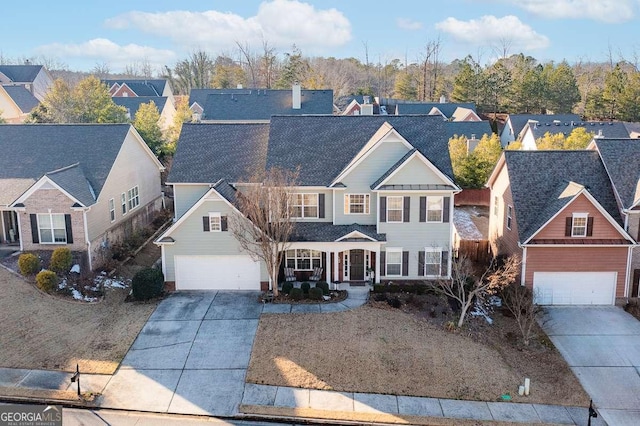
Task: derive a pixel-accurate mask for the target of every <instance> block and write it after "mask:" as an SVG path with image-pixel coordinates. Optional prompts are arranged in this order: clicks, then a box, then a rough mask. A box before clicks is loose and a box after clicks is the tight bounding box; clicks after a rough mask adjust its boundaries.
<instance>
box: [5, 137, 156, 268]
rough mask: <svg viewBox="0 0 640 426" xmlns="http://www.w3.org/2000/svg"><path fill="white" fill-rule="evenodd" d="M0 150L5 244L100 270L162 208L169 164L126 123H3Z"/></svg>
mask: <svg viewBox="0 0 640 426" xmlns="http://www.w3.org/2000/svg"><path fill="white" fill-rule="evenodd" d="M0 149H2V152H3V155H2V156H1V157H0V217H1V218H2V220H1V223H0V225H1V226H0V244H13V245H16V247H18V246H19V248H20V250H21V251H29V250H53V249H55V248H56V247H60V246H65V247H69V248H70V249H71V250H74V251H79V252H85V253H86V254H87V259H88V265H89V267H92V268H95V267H97V266H100V264H101V263H102V262H103V261H104V260H105V258H104V256H105V255H106V254H107V253H106V250H105V249H107V248H108V247H109V245H110V244H111V243H113V242H116V241H118V240H121V239H122V238H123V237H125V236H126V235H128V234H130V233H131V232H132V231H133V230H134V229H135V228H137V227H139V226H144V225H146V224H148V223H149V222H150V220H152V219H153V217H154V214H155V212H156V211H157V210H159V209H160V208H161V206H162V201H163V200H162V192H161V186H160V172H161V171H162V170H164V167H163V166H162V165H161V164H160V162H159V161H158V160H157V158H156V157H155V156H154V155H153V153H152V152H151V151H150V150H149V148H148V147H147V145H146V144H145V143H144V141H143V140H142V138H141V137H140V135H139V134H138V133H137V132H136V130H135V129H134V128H133V126H131V125H129V124H34V125H9V124H6V125H0Z"/></svg>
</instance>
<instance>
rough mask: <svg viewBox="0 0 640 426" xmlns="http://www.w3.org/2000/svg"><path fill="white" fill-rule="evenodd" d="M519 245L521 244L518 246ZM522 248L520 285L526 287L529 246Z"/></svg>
mask: <svg viewBox="0 0 640 426" xmlns="http://www.w3.org/2000/svg"><path fill="white" fill-rule="evenodd" d="M518 245H519V244H518ZM520 247H521V248H522V264H521V265H522V272H521V276H520V285H521V286H524V285H525V279H524V277H525V276H526V275H527V246H520Z"/></svg>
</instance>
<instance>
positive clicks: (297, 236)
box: [289, 222, 387, 242]
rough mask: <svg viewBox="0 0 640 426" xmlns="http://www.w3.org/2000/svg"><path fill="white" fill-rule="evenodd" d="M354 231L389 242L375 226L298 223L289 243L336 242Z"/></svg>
mask: <svg viewBox="0 0 640 426" xmlns="http://www.w3.org/2000/svg"><path fill="white" fill-rule="evenodd" d="M353 231H358V232H361V233H362V234H364V235H366V236H368V237H371V238H373V239H374V240H376V241H386V240H387V235H386V234H378V233H376V226H375V225H359V224H357V223H354V224H351V225H334V224H332V223H331V222H296V225H295V228H294V231H293V234H292V235H291V238H290V239H289V241H291V242H298V241H322V242H329V241H336V240H337V239H338V238H341V237H344V236H345V235H348V234H350V233H351V232H353Z"/></svg>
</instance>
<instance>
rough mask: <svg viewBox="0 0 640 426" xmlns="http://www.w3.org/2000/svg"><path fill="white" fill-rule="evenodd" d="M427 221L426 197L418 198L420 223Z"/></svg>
mask: <svg viewBox="0 0 640 426" xmlns="http://www.w3.org/2000/svg"><path fill="white" fill-rule="evenodd" d="M426 221H427V197H420V222H426Z"/></svg>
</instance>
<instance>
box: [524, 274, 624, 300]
mask: <svg viewBox="0 0 640 426" xmlns="http://www.w3.org/2000/svg"><path fill="white" fill-rule="evenodd" d="M616 276H617V274H616V273H615V272H534V273H533V289H534V292H535V296H536V303H537V304H539V305H612V304H613V303H614V301H615V291H616Z"/></svg>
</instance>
